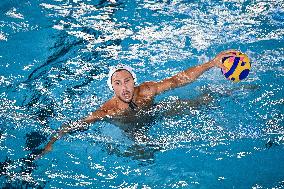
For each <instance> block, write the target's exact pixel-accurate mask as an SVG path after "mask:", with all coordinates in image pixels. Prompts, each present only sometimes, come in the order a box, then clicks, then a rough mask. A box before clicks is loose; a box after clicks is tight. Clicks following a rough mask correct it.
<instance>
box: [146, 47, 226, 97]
mask: <svg viewBox="0 0 284 189" xmlns="http://www.w3.org/2000/svg"><path fill="white" fill-rule="evenodd" d="M230 51H231V50H230ZM228 52H229V51H224V52H222V53H220V54H218V55H217V56H216V57H215V58H214V59H212V60H211V61H209V62H206V63H204V64H201V65H197V66H194V67H191V68H188V69H186V70H184V71H181V72H179V73H177V74H176V75H174V76H172V77H169V78H166V79H164V80H162V81H159V82H153V83H152V87H154V88H155V92H156V94H160V93H162V92H164V91H167V90H170V89H174V88H177V87H181V86H184V85H187V84H189V83H191V82H193V81H195V80H196V79H197V78H198V77H199V76H201V75H202V74H203V73H204V72H205V71H207V70H209V69H210V68H213V67H220V68H222V69H224V70H226V67H225V66H224V65H223V64H222V58H223V56H224V55H225V54H227V53H228Z"/></svg>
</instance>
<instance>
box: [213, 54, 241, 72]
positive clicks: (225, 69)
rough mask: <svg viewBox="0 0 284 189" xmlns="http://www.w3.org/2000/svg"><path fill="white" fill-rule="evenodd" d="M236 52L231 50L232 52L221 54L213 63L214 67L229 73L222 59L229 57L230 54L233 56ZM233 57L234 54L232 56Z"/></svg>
mask: <svg viewBox="0 0 284 189" xmlns="http://www.w3.org/2000/svg"><path fill="white" fill-rule="evenodd" d="M234 51H236V50H234V49H230V50H226V51H222V52H221V53H219V54H218V55H217V56H216V57H215V58H214V59H213V60H212V61H211V62H212V64H213V66H215V67H218V68H221V69H223V70H224V71H225V72H227V71H228V69H227V68H226V67H225V66H224V65H223V63H222V59H223V58H224V57H225V56H229V55H230V54H232V53H233V52H234ZM232 55H233V54H232Z"/></svg>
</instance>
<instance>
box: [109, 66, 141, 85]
mask: <svg viewBox="0 0 284 189" xmlns="http://www.w3.org/2000/svg"><path fill="white" fill-rule="evenodd" d="M119 70H126V71H128V72H129V73H130V74H131V75H132V77H133V80H134V83H136V82H137V78H136V74H135V73H134V72H133V69H132V68H131V67H130V66H127V65H123V64H119V65H117V66H111V67H110V69H109V73H108V80H107V85H108V87H109V88H110V90H112V91H113V88H112V85H111V78H112V75H113V74H114V73H115V72H117V71H119Z"/></svg>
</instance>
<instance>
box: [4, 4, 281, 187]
mask: <svg viewBox="0 0 284 189" xmlns="http://www.w3.org/2000/svg"><path fill="white" fill-rule="evenodd" d="M0 17H1V19H0V25H1V28H0V49H1V51H0V62H1V64H0V85H1V87H0V105H1V106H0V107H1V109H0V144H1V146H0V172H1V174H0V175H1V176H0V187H1V188H202V189H203V188H284V163H283V162H284V124H283V121H284V107H283V102H284V90H283V76H284V70H283V66H284V27H283V26H284V3H283V1H281V0H279V1H259V0H255V1H249V0H247V1H234V0H226V1H224V2H215V1H185V0H156V1H155V0H135V1H132V0H68V1H67V0H66V1H65V0H45V1H42V0H32V1H31V0H21V1H20V0H13V1H10V0H2V1H1V2H0ZM226 49H238V50H240V51H242V52H244V53H246V54H247V55H248V56H249V57H250V59H251V64H252V69H251V72H250V74H249V76H248V78H246V79H245V80H243V81H241V82H239V83H233V82H231V81H228V80H226V79H225V78H224V76H223V75H222V74H221V71H220V70H219V69H217V68H214V69H211V70H209V71H207V72H206V73H205V74H203V75H202V76H201V77H200V78H199V79H198V80H196V81H195V82H194V83H192V84H190V85H187V86H184V87H182V88H178V89H175V90H172V91H168V92H166V93H164V94H162V95H160V96H157V98H156V99H155V103H157V104H158V103H162V104H169V106H170V104H171V103H173V102H175V101H187V100H190V99H196V98H199V97H200V96H202V95H204V94H209V95H210V96H211V97H212V101H210V102H209V103H208V104H204V105H202V106H199V107H195V108H191V107H188V108H185V109H183V111H182V112H176V113H174V112H171V114H169V115H167V116H165V115H164V114H159V113H158V114H155V115H154V121H153V122H152V123H150V124H148V125H146V126H145V128H146V127H147V128H146V129H145V130H144V133H143V134H144V135H145V136H146V137H147V140H146V141H136V140H133V139H132V138H130V137H129V136H127V135H126V134H125V133H124V132H123V131H122V130H121V129H120V128H119V127H118V126H116V125H114V124H111V123H108V122H97V123H94V124H92V125H90V128H89V129H88V130H87V131H84V132H77V133H74V134H71V135H68V136H65V137H63V138H62V139H61V140H59V141H57V142H56V143H55V144H54V148H53V150H52V151H51V152H50V153H48V154H46V155H45V156H44V157H42V158H41V159H38V160H33V154H37V153H38V152H39V151H40V150H41V149H42V148H43V147H44V145H45V144H46V143H47V141H48V140H49V138H50V136H51V135H52V133H53V132H54V131H55V130H56V129H58V128H60V126H61V125H62V124H63V123H66V122H68V121H74V120H78V119H80V118H82V117H84V116H86V115H87V114H88V113H90V112H92V111H94V110H95V109H96V108H98V107H99V106H100V105H101V104H102V103H103V102H104V101H106V100H107V99H109V98H110V97H111V96H112V91H111V90H109V89H108V87H107V85H106V81H107V73H108V69H109V67H110V66H114V65H117V64H119V63H124V64H128V65H130V66H132V67H133V68H134V69H135V72H136V74H137V76H138V83H142V82H144V81H159V80H162V79H164V78H166V77H169V76H172V75H173V74H175V73H178V72H179V71H182V70H184V69H186V68H188V67H191V66H195V65H198V64H201V63H203V62H206V61H208V60H210V59H211V58H213V57H214V56H215V55H216V54H217V53H219V52H221V51H223V50H226ZM141 122H143V120H141Z"/></svg>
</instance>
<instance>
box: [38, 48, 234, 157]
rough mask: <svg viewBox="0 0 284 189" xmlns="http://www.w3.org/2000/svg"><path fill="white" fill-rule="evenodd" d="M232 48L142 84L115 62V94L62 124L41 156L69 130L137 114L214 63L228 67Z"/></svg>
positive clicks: (111, 81)
mask: <svg viewBox="0 0 284 189" xmlns="http://www.w3.org/2000/svg"><path fill="white" fill-rule="evenodd" d="M229 52H230V50H229V51H224V52H222V53H220V54H218V55H217V56H216V57H215V58H214V59H212V60H211V61H209V62H207V63H204V64H201V65H198V66H195V67H191V68H188V69H187V70H185V71H182V72H179V73H178V74H176V75H174V76H172V77H169V78H166V79H164V80H162V81H158V82H153V81H148V82H144V83H142V84H141V85H139V86H135V81H136V76H135V74H134V73H133V71H132V69H131V68H130V67H128V66H124V65H119V66H116V67H115V68H113V69H111V70H110V73H109V80H108V85H109V86H110V88H111V89H112V90H113V91H114V96H113V97H112V98H111V99H110V100H108V101H106V102H105V103H104V104H103V105H102V106H101V107H100V108H99V109H97V110H96V111H94V112H93V113H91V114H90V115H89V116H87V117H86V118H84V119H82V120H80V121H77V122H73V123H72V124H70V125H68V126H66V125H65V126H62V128H61V129H60V130H59V131H58V132H57V134H56V135H55V136H53V137H51V139H50V141H49V142H48V144H47V145H46V146H45V148H44V150H43V152H42V154H41V155H40V156H42V155H44V154H45V153H47V152H49V151H51V150H52V145H53V143H54V142H55V141H56V140H58V139H59V138H61V137H62V136H63V135H65V134H66V133H70V132H74V131H77V130H85V129H87V125H88V124H90V123H93V122H95V121H99V120H104V119H107V118H108V119H117V118H121V117H123V119H128V118H129V117H131V116H129V115H130V114H132V115H134V114H135V113H136V112H138V111H139V110H141V109H143V108H145V107H150V106H151V105H152V103H153V100H154V97H155V96H156V95H158V94H160V93H163V92H165V91H167V90H171V89H174V88H177V87H181V86H184V85H186V84H189V83H191V82H193V81H194V80H196V79H197V78H198V77H199V76H200V75H202V74H203V73H204V72H205V71H207V70H209V69H211V68H213V67H219V68H222V69H224V70H226V67H224V65H223V64H222V58H223V57H224V56H225V55H228V53H229Z"/></svg>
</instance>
